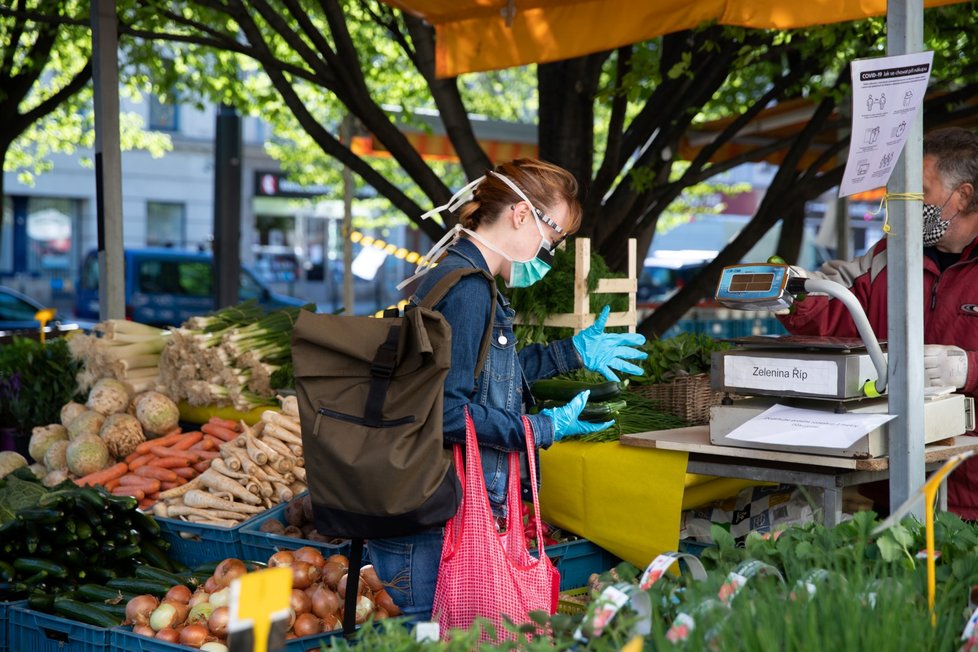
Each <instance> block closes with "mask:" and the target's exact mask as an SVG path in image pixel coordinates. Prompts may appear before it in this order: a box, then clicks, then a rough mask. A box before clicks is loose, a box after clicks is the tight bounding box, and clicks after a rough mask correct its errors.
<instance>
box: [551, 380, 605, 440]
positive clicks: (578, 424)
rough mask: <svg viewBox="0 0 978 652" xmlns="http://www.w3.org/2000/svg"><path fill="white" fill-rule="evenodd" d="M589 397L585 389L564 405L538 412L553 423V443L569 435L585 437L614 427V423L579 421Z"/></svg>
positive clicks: (589, 392)
mask: <svg viewBox="0 0 978 652" xmlns="http://www.w3.org/2000/svg"><path fill="white" fill-rule="evenodd" d="M590 395H591V390H589V389H587V390H584V391H583V392H581V393H580V394H578V395H577V396H575V397H574V398H573V399H571V401H570V402H568V403H567V404H566V405H561V406H560V407H557V408H547V409H545V410H540V414H542V415H544V416H546V417H550V419H551V421H553V422H554V441H560V440H561V439H563V438H564V437H568V436H570V435H586V434H587V433H590V432H598V431H600V430H604V429H605V428H610V427H611V426H613V425H614V423H615V422H614V421H613V420H612V421H605V422H603V423H592V422H590V421H581V412H583V411H584V406H585V405H586V404H587V398H588V396H590Z"/></svg>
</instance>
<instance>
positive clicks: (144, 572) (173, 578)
mask: <svg viewBox="0 0 978 652" xmlns="http://www.w3.org/2000/svg"><path fill="white" fill-rule="evenodd" d="M135 575H136V577H137V578H139V579H143V580H155V581H157V582H169V583H170V585H171V586H172V585H174V584H185V583H186V578H183V577H180V576H179V575H177V574H175V573H171V572H170V571H166V570H163V569H162V568H155V567H153V566H147V565H146V564H139V565H138V566H136V572H135Z"/></svg>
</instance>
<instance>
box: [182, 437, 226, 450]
mask: <svg viewBox="0 0 978 652" xmlns="http://www.w3.org/2000/svg"><path fill="white" fill-rule="evenodd" d="M218 446H219V444H215V443H214V438H213V437H211V436H210V435H206V436H205V438H204V439H201V440H200V441H199V442H197V443H196V444H194V445H193V446H191V447H190V448H189V450H192V451H209V450H213V449H215V448H217V447H218Z"/></svg>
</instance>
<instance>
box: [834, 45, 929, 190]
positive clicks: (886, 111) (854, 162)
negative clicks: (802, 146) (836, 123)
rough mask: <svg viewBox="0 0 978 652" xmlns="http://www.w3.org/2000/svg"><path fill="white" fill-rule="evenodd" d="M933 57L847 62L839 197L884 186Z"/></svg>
mask: <svg viewBox="0 0 978 652" xmlns="http://www.w3.org/2000/svg"><path fill="white" fill-rule="evenodd" d="M933 60H934V53H933V52H932V51H928V52H915V53H913V54H900V55H896V56H892V57H878V58H874V59H856V60H855V61H853V62H852V140H851V141H850V143H849V159H848V160H847V161H846V171H845V173H844V174H843V176H842V183H841V184H840V185H839V196H840V197H846V196H848V195H852V194H855V193H857V192H863V191H866V190H873V189H874V188H880V187H882V186H885V185H886V183H887V182H888V181H889V180H890V174H892V173H893V167H894V166H895V165H896V162H897V159H898V158H900V152H901V151H903V145H904V144H905V143H906V142H907V136H908V134H909V132H910V127H911V125H912V124H913V121H914V119H915V117H916V115H917V111H918V110H919V109H920V106H921V104H923V101H924V93H925V92H926V91H927V80H928V79H929V78H930V70H931V63H932V62H933Z"/></svg>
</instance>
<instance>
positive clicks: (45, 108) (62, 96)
mask: <svg viewBox="0 0 978 652" xmlns="http://www.w3.org/2000/svg"><path fill="white" fill-rule="evenodd" d="M91 78H92V60H91V58H89V59H88V61H87V62H86V63H85V65H84V66H83V67H82V69H81V70H79V71H78V72H77V73H76V74H75V76H74V77H72V78H71V81H70V82H68V83H67V84H65V85H64V86H62V87H61V89H60V90H58V92H57V93H54V94H53V95H51V96H50V97H48V98H47V99H46V100H44V101H43V102H41V103H40V104H38V105H37V106H35V107H34V108H33V109H31V110H30V111H28V112H26V113H24V114H23V115H22V116H21V118H22V120H23V121H24V123H25V125H24V129H26V128H27V126H29V125H31V124H33V123H34V122H36V121H38V120H40V119H41V118H43V117H44V116H46V115H47V114H49V113H51V112H52V111H54V110H55V109H56V108H58V106H59V105H60V104H61V103H62V102H64V101H66V100H67V99H68V98H70V97H71V96H72V95H74V94H75V93H77V92H78V91H80V90H81V89H82V88H84V87H85V85H86V84H88V80H89V79H91ZM24 129H21V132H23V130H24Z"/></svg>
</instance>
